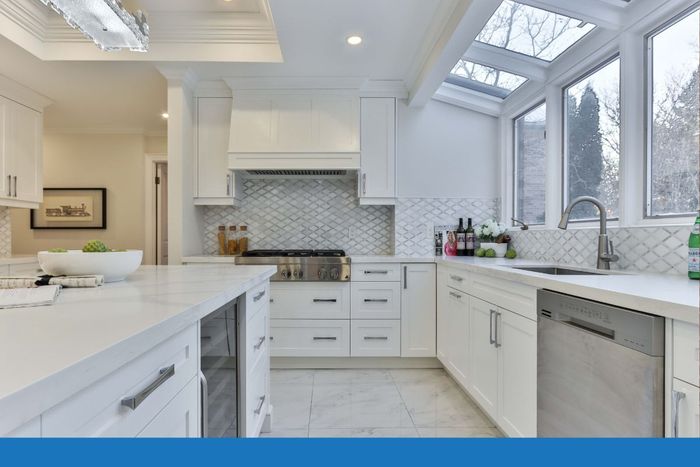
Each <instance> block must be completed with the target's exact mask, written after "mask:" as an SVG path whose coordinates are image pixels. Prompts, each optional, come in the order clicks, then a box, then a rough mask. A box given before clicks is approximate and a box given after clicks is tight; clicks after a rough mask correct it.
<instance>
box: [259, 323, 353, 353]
mask: <svg viewBox="0 0 700 467" xmlns="http://www.w3.org/2000/svg"><path fill="white" fill-rule="evenodd" d="M270 328H271V329H270V339H271V342H272V343H271V350H272V353H271V356H272V357H349V356H350V320H347V319H338V320H321V319H318V320H305V319H273V320H271V321H270Z"/></svg>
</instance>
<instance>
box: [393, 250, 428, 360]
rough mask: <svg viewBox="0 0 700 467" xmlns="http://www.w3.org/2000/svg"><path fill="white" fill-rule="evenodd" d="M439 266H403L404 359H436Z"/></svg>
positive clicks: (416, 264) (420, 264) (402, 332)
mask: <svg viewBox="0 0 700 467" xmlns="http://www.w3.org/2000/svg"><path fill="white" fill-rule="evenodd" d="M435 317H436V312H435V264H433V263H414V264H402V265H401V356H402V357H434V356H435Z"/></svg>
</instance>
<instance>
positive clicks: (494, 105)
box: [432, 83, 503, 117]
mask: <svg viewBox="0 0 700 467" xmlns="http://www.w3.org/2000/svg"><path fill="white" fill-rule="evenodd" d="M432 98H433V99H435V100H436V101H440V102H444V103H446V104H452V105H454V106H457V107H462V108H464V109H469V110H474V111H476V112H480V113H483V114H486V115H490V116H492V117H498V116H500V115H501V113H502V105H503V104H501V99H499V98H497V97H492V96H487V95H485V94H483V93H479V92H475V91H472V90H470V89H465V88H462V87H460V86H455V85H453V84H450V83H442V85H440V87H439V88H438V90H437V91H436V92H435V94H434V95H433V97H432Z"/></svg>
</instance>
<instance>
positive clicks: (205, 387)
mask: <svg viewBox="0 0 700 467" xmlns="http://www.w3.org/2000/svg"><path fill="white" fill-rule="evenodd" d="M199 384H200V386H201V390H202V432H201V435H202V438H207V437H209V384H208V383H207V378H206V377H205V376H204V373H202V372H201V371H200V372H199Z"/></svg>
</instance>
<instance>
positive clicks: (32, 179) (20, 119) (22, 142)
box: [5, 102, 43, 203]
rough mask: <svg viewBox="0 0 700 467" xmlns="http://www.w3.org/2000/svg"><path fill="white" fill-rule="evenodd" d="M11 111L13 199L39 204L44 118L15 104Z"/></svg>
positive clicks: (10, 142)
mask: <svg viewBox="0 0 700 467" xmlns="http://www.w3.org/2000/svg"><path fill="white" fill-rule="evenodd" d="M10 109H11V112H10V132H9V133H8V137H9V147H8V152H9V154H10V156H11V158H12V163H11V168H10V173H11V175H12V183H13V187H12V191H13V196H14V198H15V199H17V200H19V201H29V202H37V203H38V202H41V200H42V198H43V184H42V177H43V169H42V139H43V134H42V125H43V122H42V119H43V116H42V114H40V113H39V112H37V111H35V110H32V109H30V108H28V107H25V106H23V105H21V104H17V103H14V102H12V103H11V106H10ZM5 178H7V177H5Z"/></svg>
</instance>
